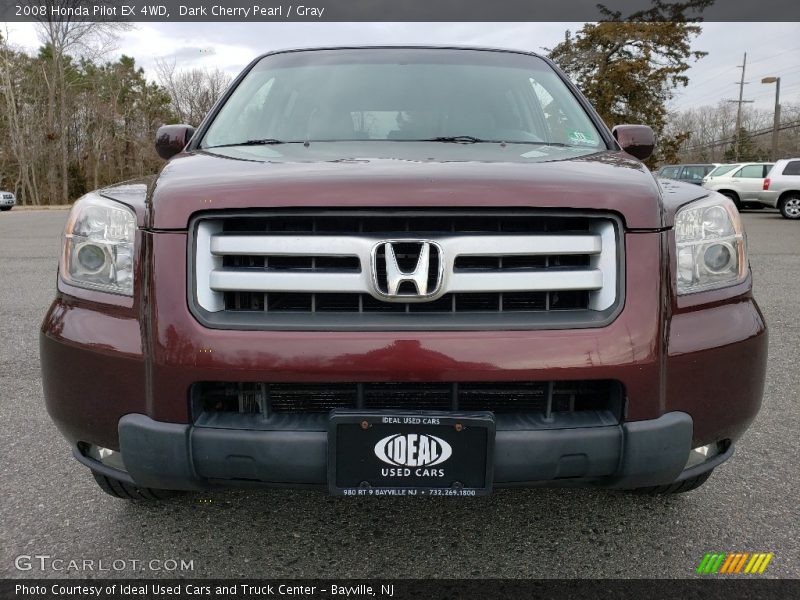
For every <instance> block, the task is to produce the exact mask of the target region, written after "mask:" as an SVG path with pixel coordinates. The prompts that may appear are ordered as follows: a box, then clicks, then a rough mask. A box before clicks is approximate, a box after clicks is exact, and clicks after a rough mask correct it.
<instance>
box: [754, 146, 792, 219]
mask: <svg viewBox="0 0 800 600" xmlns="http://www.w3.org/2000/svg"><path fill="white" fill-rule="evenodd" d="M763 190H764V203H765V204H766V205H767V206H774V207H775V208H777V209H778V210H779V211H781V214H782V215H783V216H784V217H785V218H787V219H800V158H786V159H783V160H779V161H778V162H776V163H775V166H774V167H772V170H771V171H770V172H769V173H768V174H767V178H766V179H765V180H764V184H763Z"/></svg>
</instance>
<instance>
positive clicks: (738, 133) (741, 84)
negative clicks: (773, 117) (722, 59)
mask: <svg viewBox="0 0 800 600" xmlns="http://www.w3.org/2000/svg"><path fill="white" fill-rule="evenodd" d="M739 67H741V69H742V79H741V81H739V83H737V84H736V85H738V86H739V99H738V100H728V102H736V103H737V104H738V105H739V108H738V110H737V111H736V145H735V146H734V160H735V161H736V162H738V161H739V140H740V139H741V137H742V136H741V131H742V104H747V103H751V102H753V100H742V97H743V96H744V84H745V83H749V82H746V81H745V80H744V70H745V68H746V67H747V52H745V53H744V60H743V61H742V64H741V65H739Z"/></svg>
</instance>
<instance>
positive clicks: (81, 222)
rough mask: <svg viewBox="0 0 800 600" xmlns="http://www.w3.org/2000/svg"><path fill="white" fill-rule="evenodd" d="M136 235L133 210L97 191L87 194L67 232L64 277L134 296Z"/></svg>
mask: <svg viewBox="0 0 800 600" xmlns="http://www.w3.org/2000/svg"><path fill="white" fill-rule="evenodd" d="M135 236H136V215H134V213H133V211H132V210H131V209H129V208H128V207H127V206H125V205H123V204H120V203H119V202H114V201H113V200H107V199H106V198H102V197H100V196H98V195H96V194H88V195H86V196H84V197H83V198H81V199H80V200H78V202H76V203H75V206H74V207H73V208H72V212H71V213H70V216H69V220H68V221H67V227H66V229H65V231H64V252H63V257H62V261H61V277H62V278H63V279H64V281H66V282H67V283H69V284H71V285H75V286H78V287H82V288H88V289H91V290H100V291H103V292H111V293H113V294H124V295H126V296H131V295H133V256H134V254H133V245H134V239H135Z"/></svg>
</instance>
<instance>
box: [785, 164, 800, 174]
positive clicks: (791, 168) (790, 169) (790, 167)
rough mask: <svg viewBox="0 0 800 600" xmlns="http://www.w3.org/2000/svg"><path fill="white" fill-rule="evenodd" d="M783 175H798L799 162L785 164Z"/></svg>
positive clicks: (799, 170)
mask: <svg viewBox="0 0 800 600" xmlns="http://www.w3.org/2000/svg"><path fill="white" fill-rule="evenodd" d="M783 175H800V160H791V161H789V162H788V163H786V166H785V167H784V168H783Z"/></svg>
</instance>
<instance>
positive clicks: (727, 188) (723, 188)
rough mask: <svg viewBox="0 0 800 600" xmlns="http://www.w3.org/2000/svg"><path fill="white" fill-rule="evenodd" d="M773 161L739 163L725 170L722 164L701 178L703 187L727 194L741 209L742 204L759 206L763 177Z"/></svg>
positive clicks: (764, 201)
mask: <svg viewBox="0 0 800 600" xmlns="http://www.w3.org/2000/svg"><path fill="white" fill-rule="evenodd" d="M772 164H773V163H739V164H735V165H733V166H732V168H731V169H727V170H725V169H724V168H723V167H728V166H730V165H722V166H719V167H717V168H716V169H714V171H712V172H711V173H709V174H708V176H707V177H706V178H705V179H704V180H703V187H704V188H706V189H707V190H714V191H715V192H719V193H720V194H722V195H723V196H727V197H728V198H730V199H731V200H733V203H734V204H735V205H736V208H738V209H741V208H742V207H744V206H750V207H753V205H754V204H755V207H757V208H761V207H762V206H763V205H764V204H765V203H766V199H765V196H764V178H765V177H766V176H767V173H769V171H770V169H771V168H772Z"/></svg>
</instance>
